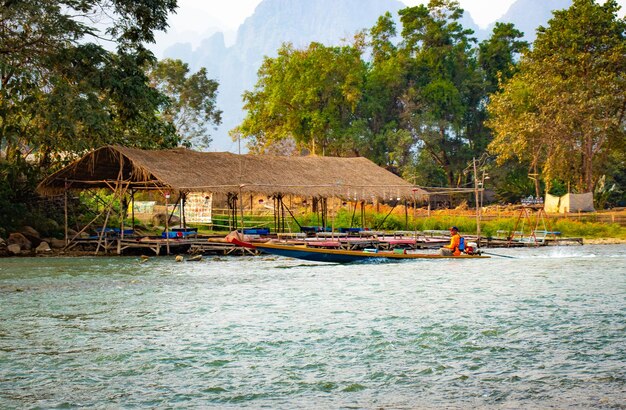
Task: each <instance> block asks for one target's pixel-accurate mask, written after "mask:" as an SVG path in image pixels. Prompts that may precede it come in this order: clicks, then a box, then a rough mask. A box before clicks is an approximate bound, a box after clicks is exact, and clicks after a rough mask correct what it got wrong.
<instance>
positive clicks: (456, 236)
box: [444, 232, 461, 256]
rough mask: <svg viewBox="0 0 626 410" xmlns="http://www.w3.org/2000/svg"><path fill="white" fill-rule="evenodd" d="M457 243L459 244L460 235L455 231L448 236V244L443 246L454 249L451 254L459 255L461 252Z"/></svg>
mask: <svg viewBox="0 0 626 410" xmlns="http://www.w3.org/2000/svg"><path fill="white" fill-rule="evenodd" d="M459 245H461V235H459V233H458V232H457V233H455V234H454V235H452V236H451V237H450V245H448V246H444V248H448V249H452V250H453V251H454V252H452V254H453V255H454V256H459V255H460V254H461V251H460V250H459Z"/></svg>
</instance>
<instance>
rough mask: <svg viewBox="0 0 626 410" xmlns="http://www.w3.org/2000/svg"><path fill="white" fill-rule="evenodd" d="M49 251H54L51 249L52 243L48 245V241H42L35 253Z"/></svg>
mask: <svg viewBox="0 0 626 410" xmlns="http://www.w3.org/2000/svg"><path fill="white" fill-rule="evenodd" d="M47 252H52V249H50V245H48V242H45V241H43V242H41V243H40V244H39V246H37V249H35V253H47Z"/></svg>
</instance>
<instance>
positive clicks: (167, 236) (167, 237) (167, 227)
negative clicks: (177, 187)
mask: <svg viewBox="0 0 626 410" xmlns="http://www.w3.org/2000/svg"><path fill="white" fill-rule="evenodd" d="M169 197H170V193H169V192H166V193H165V248H166V250H167V254H168V255H169V254H170V225H169V219H170V218H169V212H168V211H167V208H168V206H167V202H168V199H169Z"/></svg>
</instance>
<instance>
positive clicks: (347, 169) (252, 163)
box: [38, 146, 426, 201]
mask: <svg viewBox="0 0 626 410" xmlns="http://www.w3.org/2000/svg"><path fill="white" fill-rule="evenodd" d="M120 186H124V187H126V188H127V189H135V190H141V189H167V190H172V191H179V192H183V193H186V192H201V191H202V192H213V193H249V194H262V195H268V196H272V195H297V196H308V197H339V198H344V199H349V200H355V201H356V200H365V201H372V200H373V199H379V200H380V199H382V200H390V199H397V198H402V199H413V198H414V197H415V198H418V199H422V198H424V197H425V196H426V192H425V191H423V190H421V189H419V188H415V187H414V186H413V185H411V184H409V183H408V182H406V181H405V180H403V179H402V178H400V177H398V176H396V175H394V174H393V173H391V172H389V171H387V170H385V169H383V168H381V167H379V166H377V165H376V164H374V163H373V162H371V161H370V160H368V159H366V158H362V157H359V158H335V157H279V156H269V155H237V154H231V153H228V152H197V151H192V150H189V149H184V148H178V149H171V150H158V151H154V150H141V149H134V148H125V147H120V146H107V147H102V148H99V149H97V150H95V151H92V152H90V153H88V154H86V155H85V156H84V157H82V158H81V159H79V160H77V161H75V162H73V163H72V164H70V165H68V166H67V167H65V168H63V169H61V170H60V171H58V172H56V173H54V174H52V175H50V176H49V177H48V178H46V179H45V180H44V181H43V182H42V183H41V184H40V185H39V187H38V191H39V192H40V193H42V194H44V195H54V194H58V193H61V192H63V191H64V190H65V189H66V188H67V189H89V188H110V189H116V187H120Z"/></svg>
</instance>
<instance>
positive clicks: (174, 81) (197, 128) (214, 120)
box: [148, 59, 222, 147]
mask: <svg viewBox="0 0 626 410" xmlns="http://www.w3.org/2000/svg"><path fill="white" fill-rule="evenodd" d="M188 74H189V66H188V65H187V64H186V63H183V62H182V61H180V60H172V59H165V60H162V61H159V62H157V63H156V64H154V65H153V66H152V67H151V69H150V70H149V71H148V76H149V78H150V83H151V85H152V86H153V87H155V88H156V89H157V90H159V91H161V92H162V93H163V94H165V95H166V96H167V97H168V98H169V104H168V105H166V106H165V108H163V111H162V116H163V117H162V118H163V119H165V120H166V121H167V122H169V123H172V124H173V125H174V126H175V127H176V133H177V134H178V135H179V136H181V138H182V139H183V143H184V144H185V145H188V146H190V145H192V143H195V145H198V146H203V147H208V146H209V144H210V143H211V137H210V132H209V127H211V126H212V125H213V126H215V125H219V124H220V123H221V121H222V112H221V111H220V110H218V109H217V106H216V104H215V100H216V98H217V87H218V83H217V81H215V80H211V79H209V78H208V77H207V72H206V69H205V68H201V69H200V70H199V71H198V72H197V73H194V74H191V75H188Z"/></svg>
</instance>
